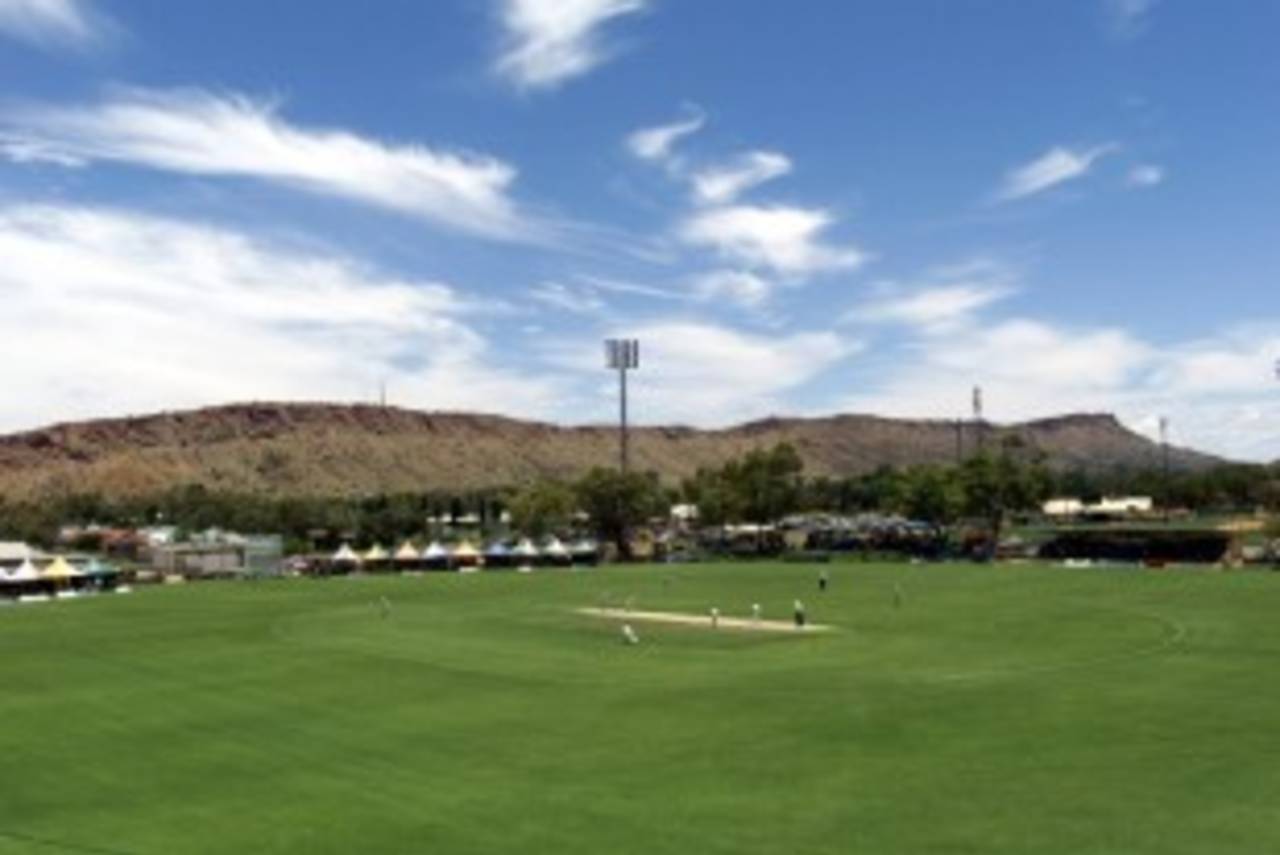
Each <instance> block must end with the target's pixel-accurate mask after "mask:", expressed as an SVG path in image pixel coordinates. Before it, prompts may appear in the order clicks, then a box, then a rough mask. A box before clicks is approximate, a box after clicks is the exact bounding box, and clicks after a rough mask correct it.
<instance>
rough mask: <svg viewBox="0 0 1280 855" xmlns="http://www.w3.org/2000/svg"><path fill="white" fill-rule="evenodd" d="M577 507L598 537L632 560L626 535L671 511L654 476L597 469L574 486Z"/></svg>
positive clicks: (648, 473)
mask: <svg viewBox="0 0 1280 855" xmlns="http://www.w3.org/2000/svg"><path fill="white" fill-rule="evenodd" d="M574 493H575V494H576V496H577V500H578V507H580V508H581V509H582V510H583V511H585V512H586V514H587V516H588V517H590V519H591V524H592V525H593V526H594V528H595V531H596V534H597V536H599V537H600V539H601V540H604V541H608V542H610V543H612V544H614V546H615V547H617V550H618V555H619V556H620V557H622V558H630V557H631V542H630V539H629V537H628V533H629V532H630V531H631V530H632V529H633V528H635V527H636V526H638V525H641V524H643V523H645V522H647V521H648V520H649V519H651V518H652V517H655V516H660V515H665V514H666V513H667V512H668V511H669V510H670V505H669V503H668V496H667V492H666V491H665V490H663V489H662V484H661V483H660V482H659V481H658V476H657V473H654V472H645V473H641V472H626V473H622V472H619V471H617V470H616V469H603V468H600V467H597V468H595V469H592V470H591V471H590V472H588V473H587V474H586V475H584V476H582V478H580V479H579V480H578V482H577V483H576V484H575V485H574Z"/></svg>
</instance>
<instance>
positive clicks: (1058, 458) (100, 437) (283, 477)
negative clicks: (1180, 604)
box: [0, 403, 1214, 499]
mask: <svg viewBox="0 0 1280 855" xmlns="http://www.w3.org/2000/svg"><path fill="white" fill-rule="evenodd" d="M956 433H957V431H956V426H955V423H954V422H945V421H905V420H895V419H885V418H877V417H874V416H862V415H841V416H832V417H827V418H806V419H791V418H773V419H767V420H764V421H759V422H752V423H750V424H745V425H741V426H738V427H732V428H727V429H723V430H696V429H692V428H685V427H647V428H640V429H636V430H635V431H634V433H633V437H632V460H633V463H634V465H635V466H636V467H637V468H641V469H653V470H656V471H658V472H659V473H661V475H662V476H663V477H664V478H666V479H671V480H674V479H678V478H680V477H682V476H684V475H687V474H689V473H691V472H693V471H694V470H695V469H696V468H697V467H699V466H704V465H716V464H719V463H722V462H724V461H725V460H727V459H729V458H731V457H733V456H735V455H740V454H742V453H743V452H745V451H747V450H749V449H751V448H756V447H762V446H765V447H767V446H771V445H773V444H774V443H777V442H780V441H784V440H785V441H787V442H791V443H792V444H794V445H795V446H796V448H797V449H798V450H799V451H800V453H801V455H802V456H803V458H804V460H805V464H806V471H807V472H808V474H811V475H829V476H847V475H855V474H858V473H862V472H866V471H868V470H871V469H874V468H875V467H877V466H880V465H882V464H891V465H895V466H904V465H909V464H913V463H926V462H943V461H949V460H953V459H954V458H955V455H956V451H957V443H956ZM977 433H978V431H977V429H976V428H975V427H974V426H972V425H970V426H966V427H965V429H964V435H963V448H964V449H965V450H966V451H968V450H971V449H972V447H973V446H974V444H975V443H976V441H977V439H978V437H977ZM983 433H984V434H985V437H984V439H985V441H987V442H995V441H997V440H998V438H999V436H1000V435H1002V434H1007V433H1017V434H1020V435H1022V436H1023V437H1025V438H1026V440H1027V441H1028V442H1029V443H1031V444H1032V445H1034V446H1036V447H1038V448H1040V449H1042V450H1043V451H1045V452H1046V453H1047V454H1048V456H1049V460H1050V462H1051V464H1052V465H1054V466H1058V467H1073V466H1084V467H1088V468H1095V467H1110V466H1113V465H1118V464H1126V465H1130V466H1152V465H1157V464H1158V461H1159V449H1158V448H1157V446H1155V445H1154V444H1153V443H1151V442H1150V441H1148V440H1147V439H1145V438H1143V437H1142V436H1140V435H1138V434H1135V433H1133V432H1132V431H1130V430H1128V429H1127V428H1125V427H1124V426H1122V425H1121V424H1120V423H1119V422H1118V421H1116V420H1115V419H1114V418H1113V417H1111V416H1106V415H1074V416H1064V417H1061V418H1054V419H1046V420H1041V421H1035V422H1028V423H1025V424H1019V425H1009V426H1003V427H995V426H988V427H985V428H984V429H983ZM616 456H617V433H616V430H615V429H613V428H611V427H562V426H557V425H551V424H545V423H540V422H527V421H518V420H515V419H509V418H502V417H497V416H485V415H473V414H464V413H427V412H416V411H412V410H404V409H398V408H383V407H377V406H367V405H355V406H348V405H335V404H274V403H255V404H236V405H230V406H222V407H213V408H209V409H202V410H193V411H188V412H175V413H161V414H157V415H150V416H142V417H135V418H126V419H104V420H98V421H90V422H80V423H75V424H64V425H56V426H53V427H49V428H45V429H42V430H36V431H29V432H25V433H19V434H12V435H9V436H5V437H0V495H3V496H7V497H9V498H10V499H22V498H31V497H37V496H39V495H43V494H48V493H51V492H86V491H96V492H100V493H102V494H104V495H107V496H119V495H138V494H146V493H150V492H154V491H158V490H164V489H168V488H170V487H173V486H176V485H182V484H192V483H201V484H204V485H205V486H207V487H209V488H210V489H227V490H237V491H253V492H267V493H274V494H281V495H283V494H293V495H335V494H359V493H375V492H399V491H423V490H432V489H468V488H477V487H488V486H503V485H509V484H514V483H520V482H523V481H527V480H529V479H533V478H538V477H548V476H550V477H559V478H570V477H573V476H575V475H577V474H579V473H581V472H583V471H584V470H586V469H588V468H590V467H592V466H597V465H612V464H613V463H614V462H615V461H616ZM1173 462H1174V465H1175V466H1177V467H1179V468H1186V467H1200V466H1205V465H1209V464H1211V463H1213V462H1214V458H1211V457H1209V456H1207V455H1202V454H1198V453H1196V452H1191V451H1186V450H1181V449H1177V450H1175V451H1174V453H1173Z"/></svg>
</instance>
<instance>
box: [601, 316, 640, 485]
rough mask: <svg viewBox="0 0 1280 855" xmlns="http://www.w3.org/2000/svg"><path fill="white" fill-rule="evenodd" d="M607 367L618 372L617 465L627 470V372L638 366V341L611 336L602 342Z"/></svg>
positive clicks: (622, 469)
mask: <svg viewBox="0 0 1280 855" xmlns="http://www.w3.org/2000/svg"><path fill="white" fill-rule="evenodd" d="M604 353H605V360H606V362H607V364H608V367H609V368H611V369H613V370H614V371H617V372H618V465H619V468H620V469H621V471H622V473H623V474H624V475H625V474H626V472H627V462H628V461H627V372H628V371H631V370H632V369H636V368H639V367H640V342H639V341H637V340H636V339H634V338H611V339H607V340H606V341H605V343H604Z"/></svg>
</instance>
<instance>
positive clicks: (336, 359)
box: [0, 205, 557, 428]
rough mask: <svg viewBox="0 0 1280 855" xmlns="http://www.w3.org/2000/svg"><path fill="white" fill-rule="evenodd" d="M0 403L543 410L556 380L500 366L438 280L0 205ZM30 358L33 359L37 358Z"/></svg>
mask: <svg viewBox="0 0 1280 855" xmlns="http://www.w3.org/2000/svg"><path fill="white" fill-rule="evenodd" d="M0 255H2V256H3V257H4V259H5V263H4V265H3V266H0V291H2V292H3V293H4V295H5V311H4V312H3V313H0V359H3V360H4V361H5V362H6V363H7V364H19V363H21V364H22V365H23V370H22V371H21V372H17V373H16V374H15V376H13V377H12V378H10V379H11V381H12V382H10V383H9V386H8V388H9V391H10V394H9V395H7V396H6V397H5V399H4V401H3V402H0V427H4V428H22V427H32V426H35V425H36V424H39V423H42V422H48V421H54V420H63V419H67V418H75V417H99V416H103V415H118V414H125V413H133V412H140V411H149V410H158V409H168V408H172V407H177V406H198V405H205V404H214V403H222V402H225V401H238V400H246V399H259V400H263V399H277V400H281V399H282V400H299V399H305V400H314V399H316V398H328V399H333V400H353V399H367V398H368V396H369V395H370V393H371V391H372V390H373V389H374V388H376V385H377V382H378V381H379V380H387V381H388V382H389V385H390V386H391V388H392V389H393V390H394V393H395V396H396V399H397V400H399V401H401V402H403V403H406V404H410V405H417V406H420V407H431V408H441V407H445V408H460V409H477V410H490V411H491V410H494V409H505V410H506V411H508V412H512V411H520V410H523V409H525V408H526V407H527V408H528V410H529V412H531V413H542V414H544V415H545V414H548V413H550V412H551V411H552V409H553V408H554V403H555V401H556V400H557V394H556V381H555V380H553V379H551V378H548V377H546V376H542V375H531V374H524V373H521V372H518V371H514V370H511V369H508V368H505V367H502V363H501V362H500V361H499V360H497V359H496V358H492V357H491V354H490V351H489V344H488V341H487V340H486V338H485V337H484V336H483V335H482V334H481V333H480V332H479V331H478V329H477V327H476V323H475V320H476V319H478V318H480V317H481V316H482V315H483V314H484V313H483V312H481V311H480V310H479V309H478V308H477V307H473V306H472V305H471V304H470V303H469V302H468V301H467V300H466V299H464V298H462V297H460V296H459V294H458V292H457V291H456V290H455V289H454V288H452V287H451V286H449V285H445V284H441V283H435V282H423V281H418V280H408V279H401V278H398V277H395V276H389V275H386V274H383V273H381V272H379V271H377V270H373V269H370V268H368V267H367V266H365V265H363V264H361V263H360V262H358V261H355V260H352V259H349V258H345V257H337V256H323V255H320V256H318V255H316V254H315V253H314V251H307V252H302V251H297V250H294V249H291V248H289V247H285V246H281V245H276V244H271V243H267V242H264V241H262V240H259V239H255V238H250V237H247V236H246V235H244V234H242V233H239V232H236V231H232V230H227V229H224V228H215V227H210V226H206V225H201V224H196V223H190V222H184V221H178V220H173V219H169V218H159V217H153V216H147V215H143V214H138V213H135V212H128V211H122V210H117V209H103V208H88V207H82V206H49V205H42V206H30V205H26V206H10V207H4V208H0ZM37 355H38V358H37Z"/></svg>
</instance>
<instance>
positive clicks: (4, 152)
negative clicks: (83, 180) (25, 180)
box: [0, 135, 88, 169]
mask: <svg viewBox="0 0 1280 855" xmlns="http://www.w3.org/2000/svg"><path fill="white" fill-rule="evenodd" d="M0 157H4V158H7V159H9V160H11V161H13V162H14V163H28V164H36V163H47V164H51V165H53V166H61V167H64V168H66V169H78V168H80V167H82V166H87V165H88V162H87V161H86V160H85V159H84V158H82V157H76V156H75V155H71V154H67V153H66V152H63V151H60V150H59V149H58V147H57V146H51V145H49V144H48V143H42V142H38V141H34V140H24V139H10V138H8V137H6V136H3V135H0Z"/></svg>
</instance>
